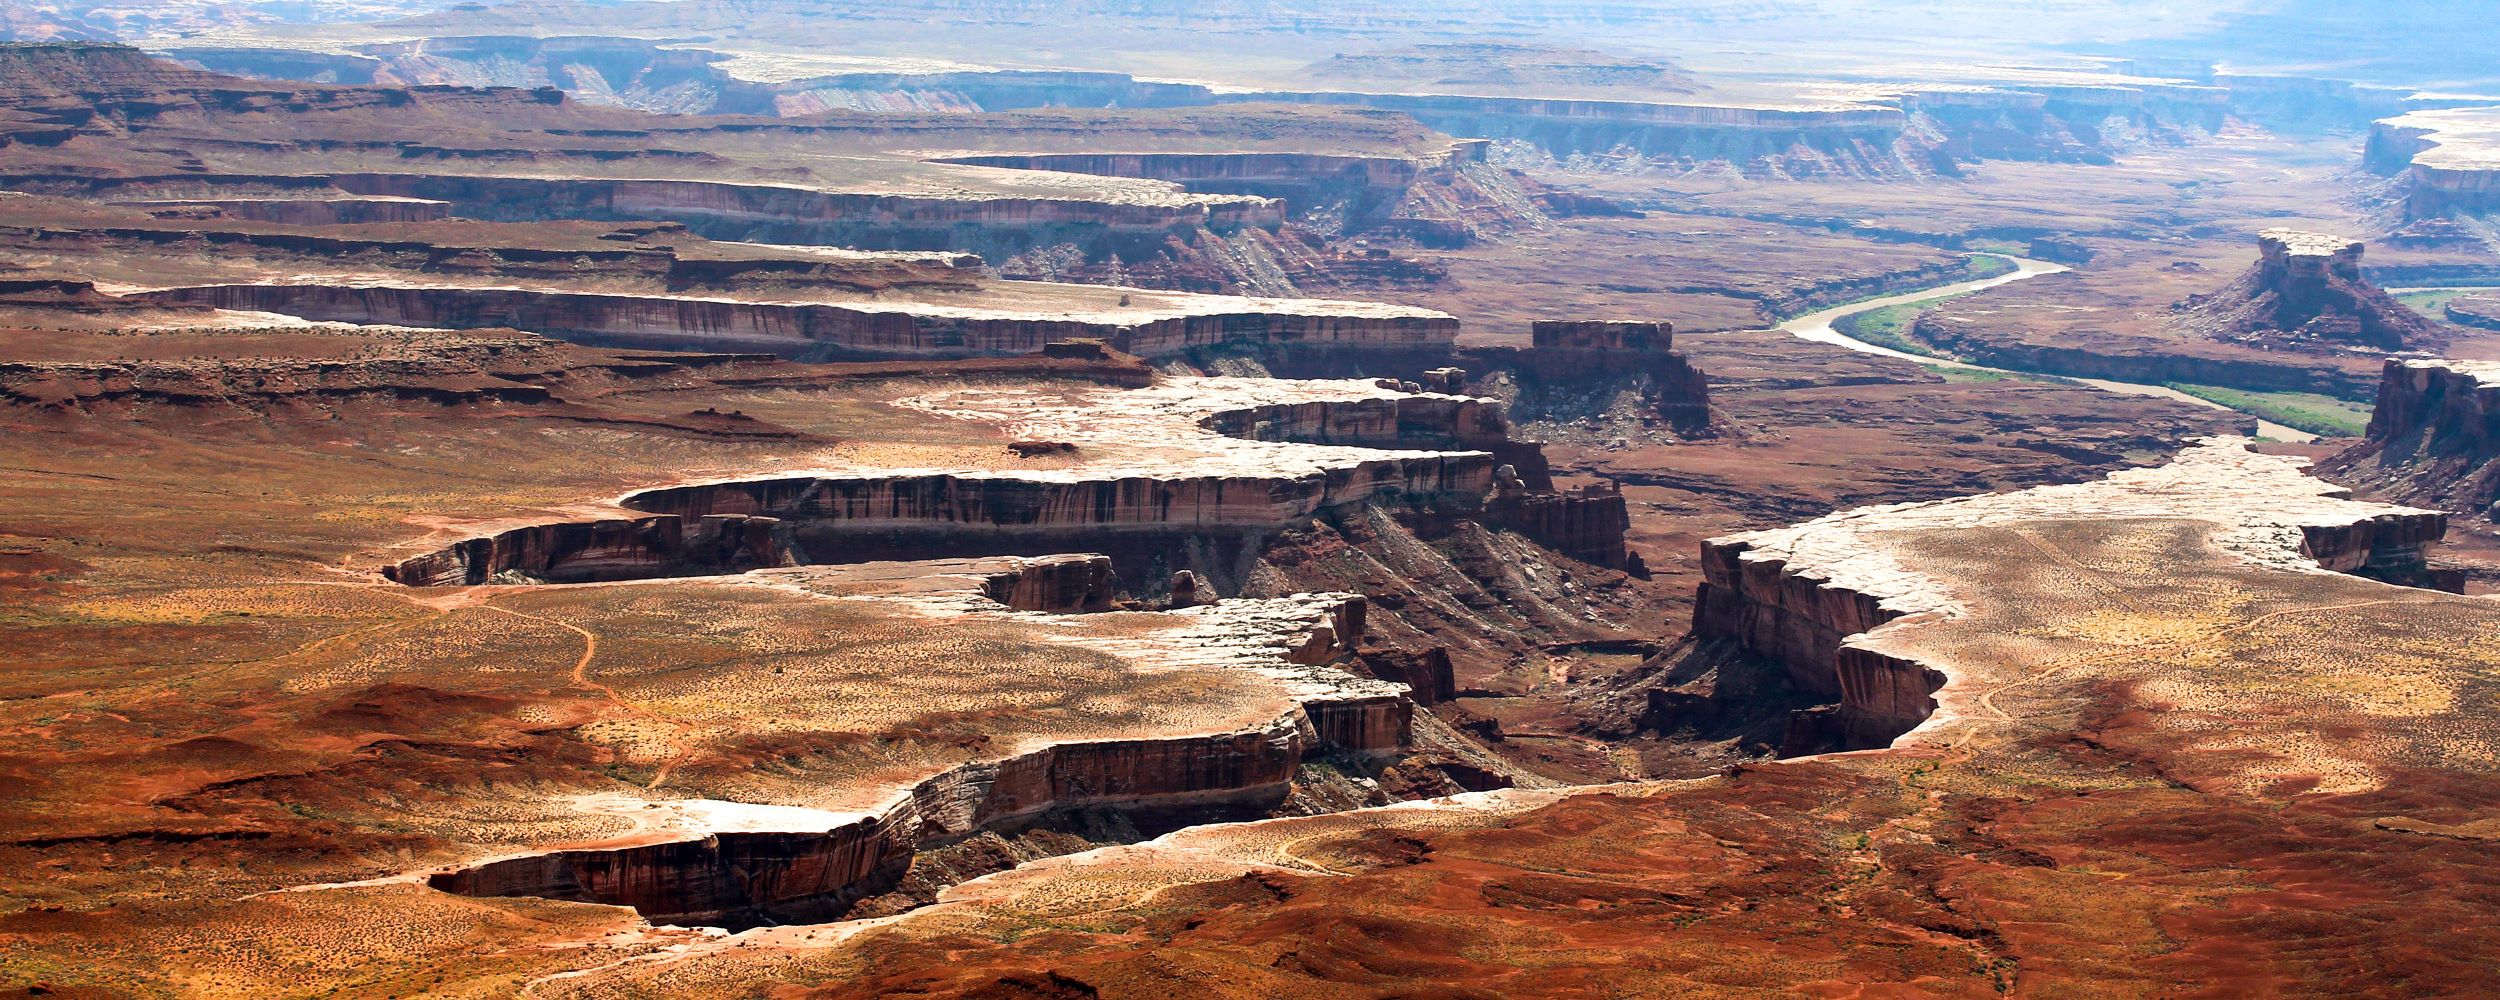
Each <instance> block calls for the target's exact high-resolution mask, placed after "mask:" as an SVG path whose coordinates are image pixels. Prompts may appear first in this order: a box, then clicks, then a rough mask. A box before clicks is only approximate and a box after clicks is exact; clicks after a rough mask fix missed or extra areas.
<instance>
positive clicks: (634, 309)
mask: <svg viewBox="0 0 2500 1000" xmlns="http://www.w3.org/2000/svg"><path fill="white" fill-rule="evenodd" d="M144 297H145V298H146V299H147V300H149V301H154V302H164V303H174V304H185V305H208V306H214V307H217V308H221V309H241V310H250V311H257V312H275V313H281V314H284V315H291V316H301V317H304V318H306V319H315V320H330V321H337V322H350V323H376V324H388V325H403V326H425V327H439V328H453V329H460V328H475V327H497V326H503V327H514V328H518V329H525V330H533V331H539V332H545V333H549V334H573V335H583V336H592V337H596V338H599V339H604V340H614V341H620V342H635V343H641V344H647V345H651V346H664V347H672V348H679V349H685V348H693V347H702V346H723V345H729V346H737V347H741V348H747V349H756V348H762V349H770V350H778V351H785V352H801V353H805V352H811V351H830V352H836V353H843V354H854V355H869V356H894V357H964V356H983V355H988V356H996V355H1007V354H1029V353H1032V352H1033V351H1036V350H1039V349H1040V348H1041V347H1042V346H1044V345H1046V344H1049V343H1053V342H1056V341H1063V340H1073V339H1081V338H1082V339H1097V340H1102V341H1105V342H1107V343H1109V344H1110V345H1111V346H1112V347H1114V348H1115V349H1118V350H1120V351H1122V352H1125V353H1129V354H1136V355H1141V356H1147V357H1153V356H1159V355H1165V354H1172V353H1177V352H1179V351H1183V350H1188V349H1191V348H1197V347H1207V346H1212V345H1216V344H1223V343H1230V342H1245V343H1251V344H1259V345H1267V346H1277V347H1281V346H1288V345H1292V346H1315V347H1333V348H1342V349H1352V350H1370V349H1406V350H1424V351H1430V350H1435V349H1438V350H1446V349H1447V348H1448V345H1449V344H1450V342H1451V341H1452V340H1454V339H1455V338H1456V337H1457V335H1458V321H1457V320H1455V319H1452V318H1450V317H1447V316H1441V315H1437V314H1428V313H1424V312H1422V311H1406V310H1388V311H1378V312H1376V313H1375V312H1357V311H1347V312H1330V311H1326V310H1318V309H1310V310H1303V309H1297V310H1283V309H1262V308H1260V306H1259V305H1258V304H1257V303H1256V302H1251V303H1249V304H1247V305H1245V306H1243V307H1241V308H1240V309H1239V310H1238V311H1228V312H1213V313H1207V314H1199V315H1182V316H1165V317H1162V318H1148V319H1141V320H1137V321H1135V322H1117V321H1106V320H1094V319H1062V318H1051V317H1045V316H1034V317H1024V316H1012V315H1007V316H980V315H964V314H963V313H965V312H967V311H964V310H956V311H949V310H944V309H938V308H934V307H922V308H919V309H915V308H914V307H912V306H910V305H907V304H904V305H895V306H881V307H878V308H861V307H854V306H845V305H834V304H784V303H761V302H746V301H737V300H731V299H704V298H685V297H664V296H657V295H624V294H598V293H588V292H561V291H525V290H519V289H510V288H468V287H453V286H436V287H412V286H361V287H343V286H336V285H310V284H264V285H204V286H198V287H191V288H176V289H169V290H166V291H162V292H155V293H149V294H147V295H145V296H144Z"/></svg>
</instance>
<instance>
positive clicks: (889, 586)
mask: <svg viewBox="0 0 2500 1000" xmlns="http://www.w3.org/2000/svg"><path fill="white" fill-rule="evenodd" d="M1100 561H1101V560H1100V557H1088V556H1075V557H1062V558H1058V559H1053V560H1015V559H1008V560H981V561H966V562H958V563H885V564H870V565H865V566H855V567H839V568H832V567H813V568H806V569H795V570H782V571H774V572H770V573H765V574H759V575H758V576H756V577H753V578H751V580H752V581H753V582H755V583H757V584H760V585H764V586H769V587H774V588H777V589H784V590H790V591H796V592H800V593H804V594H808V595H811V596H814V597H818V598H823V599H830V600H836V601H844V602H858V603H866V604H869V605H873V606H877V607H881V608H884V609H886V612H885V613H899V614H903V615H908V616H916V617H921V618H926V619H930V620H932V621H933V622H935V621H949V622H997V623H1002V624H1011V625H1013V626H1015V627H1018V628H1021V629H1029V630H1030V631H1029V632H1028V633H1027V634H1028V635H1029V637H1030V640H1031V641H1033V642H1038V643H1041V644H1044V645H1051V644H1058V645H1064V646H1068V647H1071V648H1073V649H1081V650H1083V651H1084V652H1086V653H1087V654H1090V655H1095V656H1110V657H1112V658H1114V659H1116V660H1118V661H1120V662H1122V663H1125V664H1128V665H1129V669H1131V670H1134V671H1136V672H1139V673H1142V674H1152V675H1189V674H1230V675H1235V676H1246V677H1248V678H1250V679H1251V680H1250V686H1251V687H1253V688H1256V689H1261V690H1264V691H1266V692H1267V695H1266V697H1265V698H1264V699H1259V700H1252V701H1249V702H1246V703H1244V704H1242V705H1241V706H1240V709H1241V710H1242V711H1243V712H1245V713H1247V714H1248V716H1249V717H1251V718H1252V719H1254V720H1255V721H1252V722H1250V723H1249V724H1247V725H1238V724H1236V725H1226V724H1224V722H1223V720H1222V719H1220V718H1219V719H1214V720H1209V721H1210V723H1212V724H1207V725H1204V726H1203V727H1192V726H1190V725H1189V724H1188V722H1187V720H1172V721H1178V722H1179V723H1180V724H1179V725H1178V726H1174V725H1172V724H1170V723H1169V722H1167V723H1166V724H1164V725H1160V726H1149V727H1143V728H1141V730H1140V732H1142V733H1143V734H1144V735H1140V736H1138V737H1136V738H1127V739H1068V738H1064V737H1062V736H1059V735H1057V734H1053V733H1051V732H1049V731H1048V730H1047V729H1046V728H1045V729H1029V730H1027V731H1026V732H1024V733H1023V734H1022V735H1021V736H1019V737H1016V738H1013V739H1011V740H1008V741H1004V742H1000V743H995V744H992V745H990V746H989V747H987V748H986V750H987V752H985V753H983V754H981V755H979V756H978V757H976V758H975V759H973V760H971V761H968V762H966V763H963V764H960V765H957V766H954V767H951V768H947V769H944V770H942V771H940V772H938V773H936V774H933V775H930V776H928V777H926V778H922V779H920V780H918V781H916V782H902V783H889V782H890V779H889V780H888V781H880V780H877V779H875V778H870V779H868V780H862V781H854V782H851V783H847V784H843V785H839V786H835V787H833V788H831V789H827V790H823V791H822V792H821V793H820V794H821V795H822V796H823V798H822V803H823V805H824V806H827V807H829V808H819V807H795V806H787V805H773V804H765V803H749V802H737V801H723V800H716V799H679V798H670V797H666V796H664V795H660V794H657V793H654V794H653V795H651V796H648V797H638V796H630V795H619V794H615V793H609V794H604V795H595V796H587V797H582V798H580V799H578V800H577V802H576V805H577V806H578V807H579V808H580V809H581V810H583V811H584V812H585V813H588V814H592V815H597V816H606V817H621V818H624V819H626V820H629V821H630V822H631V823H632V826H633V832H632V833H630V834H628V835H626V836H623V837H620V838H612V839H609V840H605V841H596V842H590V843H576V844H560V845H555V846H554V848H553V849H550V850H546V851H542V852H531V853H523V854H518V855H514V856H506V857H500V858H493V859H489V860H485V861H481V862H479V863H475V864H472V865H469V866H466V867H461V868H457V869H452V870H447V871H441V872H436V873H433V874H431V875H427V876H424V881H425V882H426V883H427V884H428V885H430V886H432V887H434V888H436V889H441V890H445V891H448V892H454V893H459V894H462V895H471V896H536V897H543V898H550V899H563V900H572V901H577V902H593V903H606V904H612V905H622V906H630V907H632V908H634V909H635V910H636V911H637V912H639V913H641V914H642V915H643V916H644V917H645V918H647V919H649V920H651V921H653V922H655V923H671V924H702V925H714V926H727V927H731V928H743V927H749V926H754V925H757V924H763V923H775V922H784V921H792V920H823V919H829V918H833V917H837V916H839V915H841V914H842V912H843V911H844V910H846V909H847V908H849V907H850V906H851V905H852V904H854V903H855V902H857V901H858V900H860V899H861V898H863V897H866V896H870V895H875V894H878V893H883V892H886V891H888V890H890V889H892V888H894V887H895V885H896V884H897V883H898V882H900V881H901V880H902V878H903V877H904V875H905V873H906V872H907V871H908V870H909V869H910V867H911V864H912V859H913V855H914V854H915V852H916V851H917V850H919V849H920V848H922V847H926V846H934V845H943V844H946V843H950V842H953V841H956V840H960V839H961V838H964V837H966V836H969V835H971V834H974V833H976V832H982V831H1000V830H1008V831H1012V830H1015V829H1018V828H1021V827H1027V826H1031V825H1033V824H1036V823H1042V822H1046V821H1048V819H1049V818H1050V817H1051V816H1053V815H1058V814H1066V813H1071V812H1075V811H1080V810H1110V811H1114V812H1117V813H1118V814H1119V815H1120V816H1122V817H1123V819H1124V820H1125V821H1126V822H1128V823H1131V824H1134V825H1136V826H1139V827H1143V828H1148V829H1153V828H1159V827H1169V826H1173V825H1180V824H1185V823H1188V822H1193V821H1198V820H1203V819H1208V818H1226V817H1242V816H1257V815H1262V814H1264V813H1266V812H1268V811H1270V810H1273V809H1275V808H1276V807H1277V806H1278V805H1280V804H1281V803H1283V802H1284V800H1285V798H1286V796H1287V795H1288V793H1289V791H1290V783H1291V782H1292V780H1293V779H1294V777H1295V775H1296V773H1297V772H1298V770H1299V769H1300V768H1301V766H1302V762H1303V759H1304V758H1305V756H1306V755H1309V754H1315V753H1318V752H1321V751H1323V750H1329V751H1335V752H1344V753H1354V754H1385V753H1394V752H1396V751H1397V750H1398V749H1400V748H1401V747H1403V746H1404V745H1405V743H1406V741H1407V738H1408V728H1409V724H1410V720H1411V716H1412V712H1413V704H1412V702H1410V701H1409V700H1408V699H1407V697H1406V689H1405V687H1404V686H1403V685H1398V684H1390V683H1386V682H1382V681H1374V680H1368V679H1364V678H1358V677H1355V676H1352V675H1350V674H1347V673H1345V672H1343V671H1341V670H1338V669H1335V668H1334V667H1333V666H1331V664H1332V663H1333V662H1334V661H1336V660H1337V659H1338V658H1339V657H1341V656H1344V655H1346V654H1347V653H1349V652H1350V651H1351V650H1352V649H1353V648H1354V647H1355V646H1356V645H1358V644H1360V643H1361V641H1362V635H1363V603H1362V599H1361V598H1360V597H1356V596H1354V595H1350V594H1297V595H1292V596H1288V597H1283V598H1273V599H1265V600H1231V601H1221V602H1217V603H1214V604H1210V605H1204V606H1199V607H1193V608H1184V609H1176V610H1173V611H1170V612H1159V613H1111V614H1100V613H1097V614H1078V615H1074V616H1068V617H1060V616H1052V615H1046V614H1038V613H1032V612H1019V611H1016V610H1013V609H1011V608H1009V607H1008V606H1006V605H1003V604H1001V603H999V602H997V601H996V600H994V599H993V598H992V596H991V595H993V594H995V593H997V592H998V591H999V589H1000V585H1001V583H1002V578H1003V579H1004V581H1005V582H1006V583H1007V589H1008V590H1009V591H1010V592H1016V591H1018V590H1019V589H1020V588H1017V587H1016V586H1015V584H1014V581H1016V580H1017V579H1019V578H1025V577H1031V576H1033V575H1035V574H1036V573H1037V571H1039V572H1047V571H1051V570H1060V571H1067V570H1073V571H1076V572H1077V573H1078V574H1079V575H1090V574H1089V573H1088V571H1089V570H1101V571H1104V572H1107V568H1106V567H1097V566H1096V565H1095V564H1097V563H1099V562H1100ZM1262 701H1264V702H1266V703H1268V704H1272V705H1274V706H1276V707H1274V708H1271V709H1267V710H1266V711H1269V712H1273V713H1274V714H1272V715H1271V716H1268V717H1266V718H1264V719H1257V716H1258V714H1259V713H1260V711H1261V710H1260V709H1259V707H1258V706H1259V705H1260V704H1261V702H1262ZM655 785H656V783H655ZM313 888H319V887H313Z"/></svg>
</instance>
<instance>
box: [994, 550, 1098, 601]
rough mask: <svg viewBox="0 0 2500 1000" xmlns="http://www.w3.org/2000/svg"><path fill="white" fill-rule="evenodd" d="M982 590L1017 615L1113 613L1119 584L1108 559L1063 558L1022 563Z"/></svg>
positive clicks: (996, 577) (1023, 561)
mask: <svg viewBox="0 0 2500 1000" xmlns="http://www.w3.org/2000/svg"><path fill="white" fill-rule="evenodd" d="M982 589H983V592H984V593H986V594H987V595H988V597H989V599H990V600H993V601H997V602H998V603H1000V604H1004V605H1006V606H1008V607H1010V608H1014V609H1016V610H1018V611H1043V612H1049V613H1053V614H1071V613H1076V612H1094V611H1108V610H1110V609H1111V598H1112V595H1113V594H1114V593H1116V592H1117V591H1118V589H1119V581H1118V578H1116V577H1115V576H1113V574H1112V572H1111V557H1109V556H1099V555H1060V556H1044V557H1042V558H1039V559H1025V560H1020V561H1019V564H1018V565H1017V567H1016V569H1015V570H1014V571H1013V572H1010V573H1003V574H999V575H997V576H993V577H991V578H990V579H989V581H988V582H987V583H986V584H985V585H984V586H983V588H982Z"/></svg>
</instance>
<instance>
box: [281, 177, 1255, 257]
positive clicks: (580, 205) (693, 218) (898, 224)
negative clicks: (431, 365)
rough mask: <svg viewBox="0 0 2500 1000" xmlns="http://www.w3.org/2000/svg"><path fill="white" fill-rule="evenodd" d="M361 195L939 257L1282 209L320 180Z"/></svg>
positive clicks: (696, 184) (1172, 194)
mask: <svg viewBox="0 0 2500 1000" xmlns="http://www.w3.org/2000/svg"><path fill="white" fill-rule="evenodd" d="M329 180H330V183H332V184H334V185H336V186H337V187H338V188H339V189H340V190H343V191H348V192H351V193H354V194H359V195H369V196H389V197H397V198H413V199H421V200H428V201H441V202H447V203H449V204H451V205H453V206H455V207H457V208H458V210H459V211H460V212H461V214H463V215H469V216H474V217H477V218H487V219H557V218H594V219H653V218H658V219H676V220H682V221H687V222H690V223H705V222H719V223H730V224H753V223H771V224H773V225H776V226H781V227H785V228H796V227H803V228H804V229H805V230H806V231H808V232H811V233H814V234H816V235H817V236H818V237H819V240H820V241H821V242H825V243H838V244H843V245H851V246H873V247H880V248H893V249H922V250H929V249H942V248H945V247H947V246H949V245H951V244H952V242H953V240H954V235H953V233H952V230H954V229H955V228H956V227H960V226H977V227H1011V228H1017V229H1027V228H1032V227H1038V226H1086V227H1099V228H1102V229H1105V230H1110V231H1113V232H1123V233H1128V234H1132V235H1143V236H1147V237H1151V238H1153V239H1158V240H1159V239H1161V238H1163V237H1164V236H1165V235H1167V234H1169V233H1171V232H1173V231H1175V230H1189V229H1196V228H1207V229H1213V230H1216V231H1219V232H1221V231H1228V230H1233V229H1240V228H1243V227H1251V226H1255V227H1262V228H1271V229H1272V228H1275V227H1277V226H1280V225H1283V224H1284V221H1285V205H1284V203H1283V202H1281V201H1278V200H1276V199H1272V198H1262V197H1257V196H1254V195H1223V194H1204V195H1201V194H1189V193H1185V192H1182V191H1181V190H1180V189H1179V188H1178V187H1177V186H1174V187H1172V188H1171V189H1169V190H1168V191H1166V192H1164V194H1163V196H1162V197H1128V198H1104V197H1099V196H1097V197H1062V198H1048V197H1031V196H1024V197H1019V196H1015V195H1010V194H993V193H977V194H976V193H971V192H964V193H958V194H952V195H948V194H941V193H928V194H891V193H878V192H870V191H835V190H823V189H812V188H801V187H792V186H786V185H771V184H738V183H728V182H721V181H706V180H691V179H666V180H641V179H627V178H587V177H586V178H538V177H510V176H494V175H485V174H474V175H466V176H462V175H453V174H384V173H348V172H341V173H337V174H332V175H330V176H329Z"/></svg>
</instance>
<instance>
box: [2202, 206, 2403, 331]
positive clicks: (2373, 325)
mask: <svg viewBox="0 0 2500 1000" xmlns="http://www.w3.org/2000/svg"><path fill="white" fill-rule="evenodd" d="M2257 251H2258V256H2257V264H2256V266H2255V267H2253V268H2251V269H2249V270H2248V271H2247V272H2246V273H2244V274H2242V275H2240V277H2239V278H2238V279H2237V280H2234V281H2233V282H2232V283H2231V284H2230V285H2228V286H2226V287H2224V288H2223V289H2222V290H2221V291H2219V292H2214V293H2212V294H2208V295H2197V296H2191V297H2189V298H2188V300H2187V301H2186V302H2183V303H2181V304H2180V305H2179V306H2178V307H2176V309H2177V315H2176V316H2175V317H2174V318H2173V319H2172V321H2171V325H2172V326H2175V327H2178V328H2181V329H2183V330H2186V331H2188V332H2190V333H2193V334H2195V335H2198V336H2201V337H2204V338H2206V339H2209V340H2218V341H2224V342H2234V343H2250V344H2258V345H2266V346H2276V347H2287V348H2308V349H2312V350H2317V349H2334V348H2347V347H2358V348H2366V349H2371V350H2382V351H2400V350H2405V349H2407V348H2411V347H2419V346H2422V345H2424V344H2427V343H2431V342H2434V341H2436V340H2437V339H2438V330H2437V327H2436V325H2435V324H2433V323H2432V322H2431V321H2430V320H2428V319H2426V318H2424V317H2423V316H2422V315H2421V314H2420V313H2417V312H2415V311H2413V310H2412V309H2411V308H2409V307H2407V306H2406V305H2405V304H2404V303H2401V302H2398V301H2396V300H2395V299H2394V298H2393V297H2391V296H2389V295H2388V294H2387V293H2386V292H2385V291H2383V290H2381V289H2380V288H2379V287H2378V286H2377V285H2374V284H2372V283H2371V282H2370V280H2369V279H2368V278H2366V277H2363V276H2362V273H2361V255H2362V243H2361V241H2360V240H2355V239H2349V238H2346V237H2342V236H2330V235H2325V234H2320V233H2305V232H2299V231H2296V230H2289V229H2269V230H2266V231H2265V232H2263V233H2260V234H2259V235H2258V237H2257Z"/></svg>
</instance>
